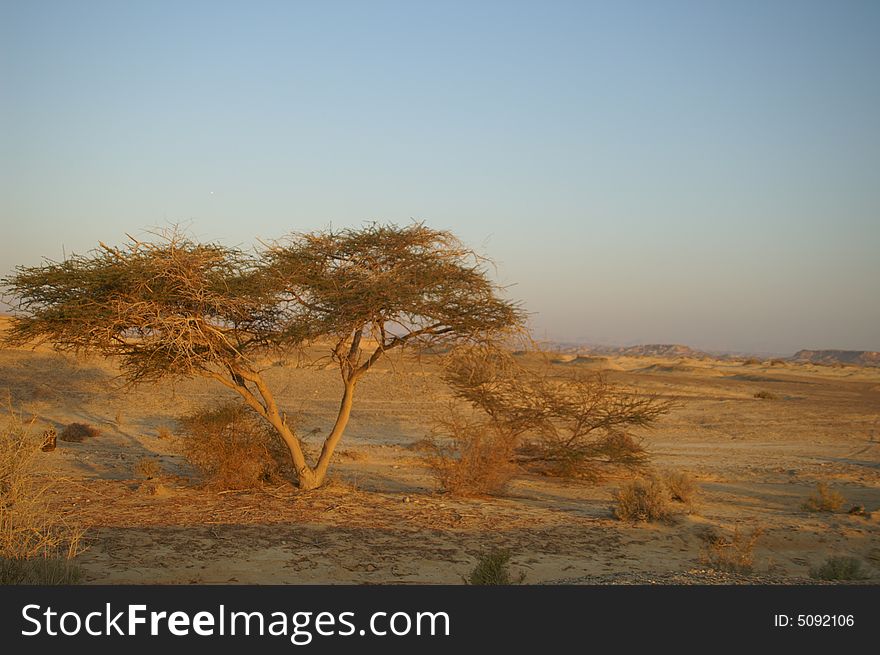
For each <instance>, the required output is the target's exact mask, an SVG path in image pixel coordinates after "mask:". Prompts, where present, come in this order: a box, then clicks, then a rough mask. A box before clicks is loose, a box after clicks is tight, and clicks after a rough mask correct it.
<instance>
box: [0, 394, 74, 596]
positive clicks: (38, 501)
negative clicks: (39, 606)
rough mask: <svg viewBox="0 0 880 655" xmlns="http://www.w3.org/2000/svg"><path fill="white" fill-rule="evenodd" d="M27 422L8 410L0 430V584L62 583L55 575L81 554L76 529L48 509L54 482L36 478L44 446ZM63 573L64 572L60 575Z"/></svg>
mask: <svg viewBox="0 0 880 655" xmlns="http://www.w3.org/2000/svg"><path fill="white" fill-rule="evenodd" d="M32 428H33V425H32V424H25V423H23V422H22V421H21V419H20V417H19V416H18V415H17V414H15V413H14V412H12V411H10V412H9V415H8V416H7V420H6V423H5V425H3V426H2V428H0V578H2V580H3V583H4V584H15V583H16V582H17V581H24V583H26V584H43V583H45V584H51V583H57V582H58V581H59V580H61V581H67V580H68V579H70V580H72V578H67V577H65V576H61V575H60V573H59V572H61V571H62V570H68V569H69V571H68V573H69V575H71V576H73V575H74V573H73V568H71V567H70V566H69V565H68V563H67V562H66V561H67V560H70V559H72V558H73V557H75V556H76V555H77V554H78V553H79V552H80V551H81V538H82V531H81V530H80V529H79V528H78V527H76V526H72V525H70V524H68V523H67V522H66V521H65V520H64V517H62V516H61V515H59V514H58V512H56V511H53V510H52V509H51V508H50V506H49V503H48V499H47V496H48V493H49V491H50V490H51V488H52V486H53V485H54V484H56V481H55V480H54V479H52V478H47V477H44V476H41V475H39V473H38V470H37V458H38V457H39V456H40V452H41V448H42V445H43V443H44V437H43V435H39V434H36V433H35V432H34V430H33V429H32ZM65 575H66V574H65Z"/></svg>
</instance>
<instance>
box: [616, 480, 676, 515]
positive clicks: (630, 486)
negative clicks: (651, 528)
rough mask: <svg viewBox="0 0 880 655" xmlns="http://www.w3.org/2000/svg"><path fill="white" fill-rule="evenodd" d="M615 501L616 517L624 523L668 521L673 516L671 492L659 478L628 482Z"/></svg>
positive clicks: (617, 492) (617, 493)
mask: <svg viewBox="0 0 880 655" xmlns="http://www.w3.org/2000/svg"><path fill="white" fill-rule="evenodd" d="M614 500H615V501H616V503H617V504H616V505H615V507H614V515H615V516H616V517H617V518H619V519H620V520H622V521H630V520H632V521H668V520H669V519H670V518H671V517H672V515H673V507H672V505H671V503H670V497H669V490H668V489H667V488H666V485H665V484H663V481H662V480H661V479H660V478H658V477H654V476H652V477H649V478H639V479H637V480H632V481H630V482H627V483H626V484H624V485H623V486H622V487H621V488H620V489H618V490H617V491H616V492H615V493H614Z"/></svg>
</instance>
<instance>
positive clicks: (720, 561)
mask: <svg viewBox="0 0 880 655" xmlns="http://www.w3.org/2000/svg"><path fill="white" fill-rule="evenodd" d="M763 534H764V528H753V529H752V531H751V533H750V534H748V535H746V534H745V533H743V532H740V530H739V528H738V527H737V528H734V531H733V534H732V535H731V536H729V537H728V536H724V535H718V534H715V533H711V534H709V535H707V536H706V538H705V541H706V544H705V547H704V550H703V561H704V562H705V563H706V564H708V565H709V566H711V567H712V568H713V569H715V570H716V571H727V572H728V573H738V574H742V575H746V574H749V573H751V572H752V565H753V564H754V559H755V556H754V551H755V546H756V545H757V543H758V540H759V539H760V538H761V535H763Z"/></svg>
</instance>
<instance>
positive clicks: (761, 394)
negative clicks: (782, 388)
mask: <svg viewBox="0 0 880 655" xmlns="http://www.w3.org/2000/svg"><path fill="white" fill-rule="evenodd" d="M754 397H755V398H757V399H758V400H777V399H778V398H779V396H777V395H776V394H775V393H773V392H771V391H756V392H755V395H754Z"/></svg>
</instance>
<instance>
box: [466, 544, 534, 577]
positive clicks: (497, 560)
mask: <svg viewBox="0 0 880 655" xmlns="http://www.w3.org/2000/svg"><path fill="white" fill-rule="evenodd" d="M525 577H526V575H525V573H524V572H522V571H521V572H520V573H519V575H518V576H512V575H511V572H510V551H509V550H508V549H506V548H501V549H495V550H491V551H489V552H488V553H486V554H485V555H483V556H481V557H480V559H479V560H478V561H477V564H476V566H474V568H473V570H472V571H471V572H470V574H469V575H468V576H467V577H466V578H465V579H464V581H465V583H466V584H469V585H512V584H520V583H522V582H523V581H524V580H525Z"/></svg>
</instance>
